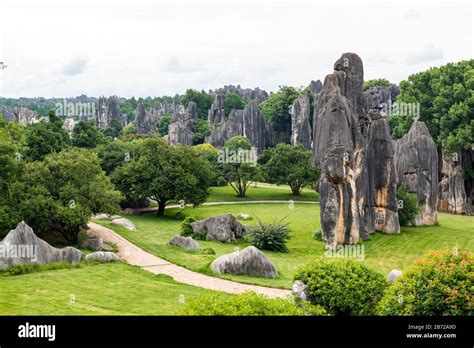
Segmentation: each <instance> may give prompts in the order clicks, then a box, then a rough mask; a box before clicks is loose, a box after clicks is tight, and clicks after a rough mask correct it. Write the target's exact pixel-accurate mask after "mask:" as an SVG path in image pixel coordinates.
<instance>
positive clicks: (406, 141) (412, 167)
mask: <svg viewBox="0 0 474 348" xmlns="http://www.w3.org/2000/svg"><path fill="white" fill-rule="evenodd" d="M396 148H397V154H396V163H397V173H398V178H399V180H400V182H402V183H404V184H405V186H406V188H407V191H408V192H411V193H414V194H415V195H416V196H417V197H418V206H419V208H420V212H419V213H418V214H417V215H416V217H415V219H414V221H413V224H414V225H415V226H420V225H434V224H435V223H436V222H437V220H438V214H437V200H438V151H437V148H436V144H435V142H434V141H433V139H432V138H431V135H430V133H429V131H428V128H426V126H425V124H424V123H423V122H420V121H414V122H413V124H412V126H411V128H410V131H409V132H408V133H407V134H405V135H404V136H403V137H402V138H401V139H399V140H398V141H397V142H396Z"/></svg>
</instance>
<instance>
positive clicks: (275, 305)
mask: <svg viewBox="0 0 474 348" xmlns="http://www.w3.org/2000/svg"><path fill="white" fill-rule="evenodd" d="M180 314H181V315H203V316H290V315H292V316H307V315H320V316H321V315H327V313H326V311H325V310H324V309H323V308H322V307H320V306H313V305H311V304H309V303H304V304H303V305H299V304H297V303H296V302H294V301H291V300H288V299H283V298H274V299H272V298H268V297H267V296H265V295H260V294H256V293H254V292H250V291H248V292H245V293H243V294H240V295H234V296H230V297H223V296H221V295H204V296H200V297H197V298H194V299H191V300H189V301H188V302H187V303H186V307H185V308H184V309H183V310H182V311H181V313H180Z"/></svg>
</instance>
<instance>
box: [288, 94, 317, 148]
mask: <svg viewBox="0 0 474 348" xmlns="http://www.w3.org/2000/svg"><path fill="white" fill-rule="evenodd" d="M309 113H310V101H309V96H308V95H307V94H300V95H299V96H298V98H296V99H295V101H294V102H293V106H292V108H291V144H292V145H303V146H304V148H305V149H307V150H311V147H312V139H311V136H312V135H311V133H312V130H311V124H310V123H309Z"/></svg>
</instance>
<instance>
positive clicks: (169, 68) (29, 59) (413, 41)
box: [0, 0, 473, 97]
mask: <svg viewBox="0 0 474 348" xmlns="http://www.w3.org/2000/svg"><path fill="white" fill-rule="evenodd" d="M0 13H1V20H0V62H1V61H3V62H5V64H6V65H7V66H8V67H7V68H6V69H4V70H0V96H4V97H20V96H28V97H34V96H43V97H53V96H55V97H68V96H75V95H80V94H87V95H89V96H99V95H106V96H109V95H119V96H124V97H131V96H136V97H138V96H142V97H145V96H160V95H174V94H175V93H180V94H181V93H183V92H184V91H185V90H186V89H187V88H196V89H205V90H208V89H210V88H212V89H214V88H217V87H221V86H223V85H225V84H234V85H237V84H240V85H241V86H242V87H251V88H254V87H260V88H263V89H265V90H267V91H275V90H277V89H278V86H279V85H291V86H306V85H308V84H309V82H310V81H311V80H312V79H314V80H316V79H321V80H323V79H324V76H325V75H326V74H328V73H331V72H332V67H333V63H334V62H335V61H336V60H337V58H339V56H340V55H341V54H342V53H343V52H355V53H357V54H359V55H360V56H361V58H362V60H363V62H364V70H365V79H366V80H367V79H372V78H378V77H384V78H387V79H388V80H390V81H392V82H396V83H398V82H400V81H401V80H403V79H405V78H407V76H408V75H410V74H411V73H415V72H418V71H421V70H425V69H427V68H429V67H431V66H440V65H443V64H445V63H447V62H456V61H459V60H463V59H472V57H473V6H472V4H471V1H469V0H467V1H456V0H454V1H453V0H449V1H414V0H411V1H406V2H404V1H403V0H402V1H400V0H398V1H394V2H384V3H383V2H382V1H365V2H362V1H357V0H355V1H348V2H338V1H313V2H308V1H305V2H296V1H289V0H288V1H277V2H276V1H258V0H254V1H242V0H240V1H236V2H230V1H223V0H220V1H203V0H198V1H192V2H191V1H173V2H164V1H160V2H158V1H155V2H150V1H137V0H133V1H132V0H130V1H121V2H119V1H97V0H96V1H82V2H80V3H79V2H66V1H56V2H55V1H52V2H45V1H31V2H22V1H11V2H9V1H7V2H5V0H0Z"/></svg>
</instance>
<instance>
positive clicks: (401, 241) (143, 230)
mask: <svg viewBox="0 0 474 348" xmlns="http://www.w3.org/2000/svg"><path fill="white" fill-rule="evenodd" d="M178 210H179V209H170V210H167V212H166V214H167V217H165V218H158V217H156V216H155V215H154V214H151V215H144V216H130V217H129V218H130V219H131V220H132V221H134V222H135V224H136V225H137V228H138V230H137V231H134V232H130V231H127V230H125V229H123V228H120V227H117V226H113V225H111V224H110V223H109V222H107V221H105V220H97V221H96V222H98V223H101V224H102V225H104V226H106V227H109V228H111V229H113V230H115V231H117V232H118V233H120V234H121V235H122V236H124V237H125V238H127V239H128V240H130V241H132V242H133V243H135V244H137V245H139V246H140V247H142V248H143V249H145V250H147V251H149V252H151V253H153V254H155V255H158V256H160V257H163V258H165V259H167V260H169V261H171V262H174V263H176V264H179V265H182V266H185V267H187V268H189V269H192V270H196V271H201V272H205V273H209V270H208V265H209V264H210V263H211V262H212V260H213V259H214V258H215V257H216V256H219V255H222V254H225V253H229V252H232V251H234V250H235V249H236V248H240V249H242V248H244V247H246V246H247V245H249V244H248V243H246V242H242V241H239V242H235V243H230V244H221V243H218V242H213V241H199V243H200V244H201V247H202V248H213V249H214V250H215V251H216V253H217V255H204V254H200V253H195V252H186V251H184V250H182V249H179V248H176V247H173V246H170V245H168V241H169V240H170V239H171V237H172V236H174V235H175V234H179V227H180V221H177V220H175V219H173V218H172V216H174V214H175V213H176V212H177V211H178ZM183 212H184V214H185V215H193V216H195V217H196V218H198V219H201V218H206V217H210V216H215V215H218V214H223V213H227V212H231V213H233V214H234V215H237V214H238V213H248V214H250V215H251V216H252V217H257V218H259V219H260V220H262V221H267V222H270V221H274V220H275V219H280V218H282V217H286V220H285V221H286V222H287V223H289V225H290V228H291V229H292V235H293V238H292V239H291V240H290V242H289V244H288V246H289V249H290V252H289V253H286V254H282V253H272V252H265V254H266V255H267V256H269V257H270V259H271V260H272V262H273V263H274V264H275V266H276V267H277V269H278V271H279V274H280V278H279V279H265V278H256V277H246V276H231V275H225V276H224V277H225V278H229V279H233V280H237V281H241V282H248V283H255V284H260V285H266V286H273V287H287V288H288V287H290V286H291V283H292V278H293V275H294V273H295V272H296V271H297V270H298V269H299V268H300V267H301V266H302V265H304V264H306V263H308V262H310V261H312V260H315V259H318V258H322V257H324V248H323V242H320V241H316V240H314V239H313V238H312V236H313V232H314V231H315V230H316V229H318V228H319V205H306V204H300V205H298V204H295V205H294V208H293V209H290V208H289V205H287V204H251V205H250V204H249V205H226V206H207V207H199V208H195V209H193V208H185V209H184V211H183ZM439 220H440V225H439V226H432V227H419V228H408V227H407V228H405V227H404V228H402V233H401V234H400V235H385V234H382V233H376V234H375V235H373V236H372V238H371V240H370V241H366V242H364V248H365V257H366V259H365V261H364V262H365V263H366V264H367V265H368V266H369V267H372V268H374V269H376V270H378V271H380V272H382V273H384V274H387V273H388V272H389V271H390V270H391V269H392V268H398V269H401V270H403V269H405V268H406V267H407V266H408V265H410V264H411V263H413V262H414V261H415V259H417V258H419V257H421V256H423V255H424V254H425V253H426V252H428V251H430V250H434V249H438V248H442V247H455V246H457V247H458V248H467V249H470V250H474V233H473V231H474V217H467V216H454V215H448V214H440V216H439ZM246 223H248V224H253V223H255V219H254V220H252V221H247V222H246Z"/></svg>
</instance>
